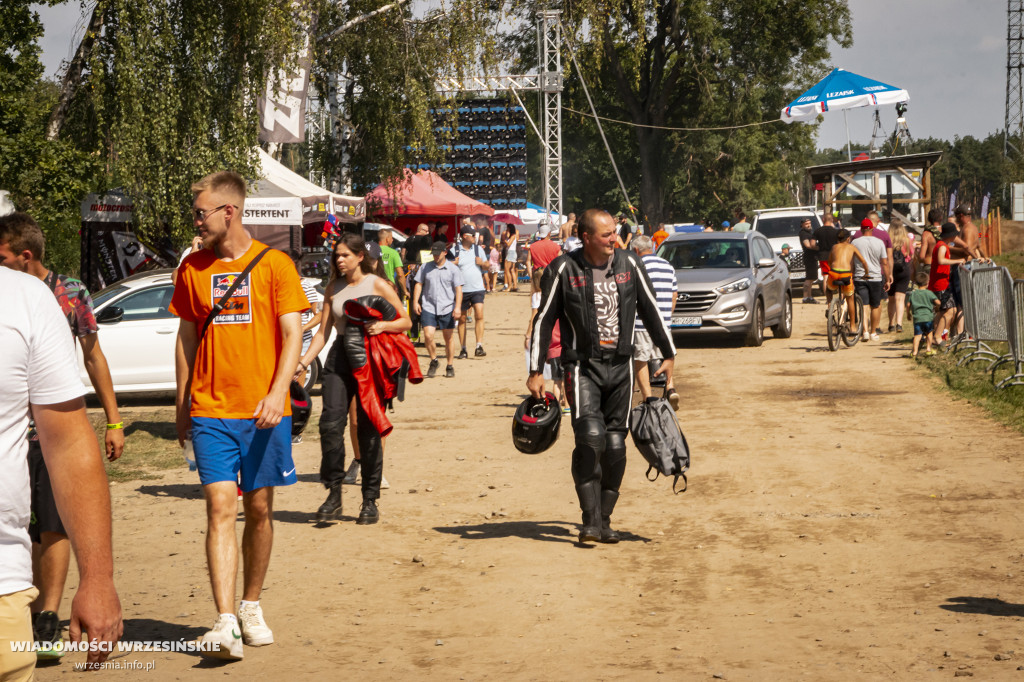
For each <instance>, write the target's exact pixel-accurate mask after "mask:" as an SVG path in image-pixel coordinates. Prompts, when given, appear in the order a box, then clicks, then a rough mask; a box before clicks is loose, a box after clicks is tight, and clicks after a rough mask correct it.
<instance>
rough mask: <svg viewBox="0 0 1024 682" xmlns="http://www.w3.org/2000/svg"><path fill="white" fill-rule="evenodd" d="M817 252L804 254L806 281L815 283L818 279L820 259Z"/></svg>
mask: <svg viewBox="0 0 1024 682" xmlns="http://www.w3.org/2000/svg"><path fill="white" fill-rule="evenodd" d="M817 255H818V254H816V253H815V252H813V251H812V252H810V253H807V252H806V251H805V252H804V281H805V282H813V281H815V280H816V279H818V258H817Z"/></svg>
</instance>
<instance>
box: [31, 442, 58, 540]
mask: <svg viewBox="0 0 1024 682" xmlns="http://www.w3.org/2000/svg"><path fill="white" fill-rule="evenodd" d="M28 479H29V487H30V489H31V490H32V516H31V519H30V520H29V524H28V535H29V537H30V538H31V539H32V542H39V541H40V534H41V533H60V534H61V535H67V531H65V530H64V524H63V523H61V520H60V514H58V513H57V501H56V500H55V499H54V497H53V486H51V485H50V472H48V471H47V470H46V462H45V461H43V450H42V448H40V447H39V441H37V440H31V441H29V442H28Z"/></svg>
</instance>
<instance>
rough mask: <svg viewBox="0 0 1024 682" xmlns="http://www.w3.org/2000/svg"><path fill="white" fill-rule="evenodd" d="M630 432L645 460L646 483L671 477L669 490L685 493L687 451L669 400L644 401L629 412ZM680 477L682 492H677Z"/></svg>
mask: <svg viewBox="0 0 1024 682" xmlns="http://www.w3.org/2000/svg"><path fill="white" fill-rule="evenodd" d="M629 432H630V433H631V434H632V435H633V444H634V445H635V446H636V449H637V450H639V451H640V454H641V455H643V456H644V459H646V460H647V464H648V467H647V473H646V474H645V475H646V476H647V480H648V481H656V480H658V476H659V475H662V476H672V477H673V480H672V491H673V492H674V493H676V494H679V493H681V492H686V488H687V485H688V482H687V480H686V472H687V470H688V469H689V468H690V448H689V447H688V446H687V444H686V436H684V435H683V431H682V429H680V428H679V422H678V421H677V420H676V413H675V411H674V410H673V409H672V405H671V404H670V403H669V402H668V400H666V399H665V398H653V397H651V398H647V399H646V400H644V401H643V402H642V403H640V404H639V405H637V406H636V407H634V408H633V409H632V410H630V412H629ZM651 471H654V472H655V473H654V478H651ZM680 478H682V479H683V489H682V490H676V485H677V484H678V483H679V479H680Z"/></svg>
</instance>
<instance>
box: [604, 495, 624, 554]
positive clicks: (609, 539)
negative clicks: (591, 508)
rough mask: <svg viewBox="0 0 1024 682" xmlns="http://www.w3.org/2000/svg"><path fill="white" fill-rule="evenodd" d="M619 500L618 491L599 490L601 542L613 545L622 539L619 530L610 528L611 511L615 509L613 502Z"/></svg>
mask: <svg viewBox="0 0 1024 682" xmlns="http://www.w3.org/2000/svg"><path fill="white" fill-rule="evenodd" d="M618 500H619V493H618V492H617V491H615V490H602V491H601V542H604V543H607V544H609V545H614V544H615V543H616V542H618V541H619V540H621V539H622V536H620V535H619V531H617V530H614V529H612V527H611V518H612V512H613V511H615V503H616V502H618Z"/></svg>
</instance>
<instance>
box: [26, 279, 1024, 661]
mask: <svg viewBox="0 0 1024 682" xmlns="http://www.w3.org/2000/svg"><path fill="white" fill-rule="evenodd" d="M528 306H529V298H528V296H527V295H526V294H518V295H512V294H498V295H495V296H492V297H489V298H488V302H487V339H486V340H487V343H486V347H487V350H488V353H489V355H488V356H487V357H486V358H484V359H470V360H462V361H457V363H456V368H457V369H456V371H457V376H456V378H455V379H445V378H440V377H439V378H436V379H432V380H427V381H426V382H424V383H423V384H421V385H420V386H417V387H413V388H411V390H410V395H409V397H408V399H407V400H406V402H405V403H403V404H400V405H399V406H398V411H397V414H395V415H394V421H395V423H396V428H395V432H394V435H393V436H392V437H391V438H389V439H388V442H387V454H386V460H385V474H386V476H387V478H388V480H389V481H390V483H391V488H390V489H389V490H386V491H384V492H383V497H382V499H381V504H380V508H381V513H382V521H381V523H380V524H379V525H376V526H364V527H359V526H356V525H355V523H354V515H355V514H356V513H357V512H358V503H359V495H358V488H354V487H350V486H346V488H345V513H346V516H345V518H344V520H343V521H342V522H341V523H337V524H334V525H331V526H328V527H317V526H316V525H314V524H313V523H312V518H313V512H314V510H315V509H316V507H317V506H318V505H319V503H320V502H321V501H322V498H323V496H324V492H323V489H322V488H321V487H320V486H319V485H318V484H317V482H316V470H317V466H318V463H319V445H318V443H316V442H308V443H303V444H301V445H298V446H296V448H295V456H296V457H295V458H296V462H297V465H298V467H299V471H300V473H301V476H300V483H299V484H298V485H295V486H292V487H290V488H286V489H280V490H279V491H278V494H277V498H276V508H277V511H276V513H275V521H276V523H275V533H276V536H275V547H274V556H273V560H272V562H271V566H270V573H269V576H268V579H267V586H266V591H265V592H264V594H263V602H262V603H263V608H264V611H265V613H266V616H267V620H268V622H269V624H270V626H271V627H272V628H273V629H274V633H275V637H276V640H277V641H276V643H275V644H274V645H273V646H269V647H263V648H246V653H245V660H244V661H242V662H239V663H233V664H227V665H224V664H219V663H211V662H209V661H205V660H203V659H200V658H198V657H197V656H193V655H189V654H181V653H130V654H118V655H117V656H116V657H115V658H113V659H112V661H113V665H120V666H121V667H122V668H127V667H128V666H138V665H145V664H147V663H151V664H152V665H153V666H154V668H153V670H152V671H150V672H148V673H145V676H146V677H151V678H153V679H178V678H188V679H223V676H224V675H239V676H247V677H261V678H263V677H265V678H270V679H306V678H338V679H340V678H356V679H358V678H371V679H422V678H426V679H443V680H451V679H460V680H461V679H466V680H478V679H498V678H511V679H536V680H552V679H554V680H558V679H628V680H634V679H656V678H657V676H658V675H662V674H664V675H665V678H661V679H712V678H713V677H715V678H721V679H726V680H764V679H794V678H805V679H812V680H849V679H853V678H857V679H883V678H884V679H913V680H917V679H944V678H949V677H953V676H954V675H956V674H959V675H960V676H969V674H973V676H974V677H976V678H979V679H986V680H991V679H1020V678H1021V676H1024V672H1018V670H1020V669H1019V668H1018V666H1019V665H1024V643H1022V642H1021V634H1022V624H1021V620H1022V617H1024V588H1022V586H1021V578H1020V576H1021V574H1022V573H1024V565H1022V564H1024V553H1022V548H1024V544H1022V541H1021V517H1022V505H1021V502H1022V497H1024V495H1022V493H1021V485H1020V481H1021V480H1022V479H1024V463H1022V462H1021V460H1020V458H1019V457H1020V454H1021V452H1022V451H1024V438H1022V437H1021V436H1020V435H1018V434H1016V433H1014V432H1012V431H1010V430H1008V429H1007V428H1004V427H1003V426H1000V425H997V424H995V423H993V422H990V421H988V420H987V419H986V418H985V417H984V416H983V414H982V413H981V412H980V411H979V410H978V409H977V408H975V407H973V406H971V405H969V404H966V403H963V402H955V401H953V400H952V399H951V398H950V397H948V396H947V395H946V394H944V393H943V392H942V391H941V390H939V389H938V387H937V385H936V383H935V382H934V381H933V380H931V379H930V378H929V377H927V376H926V375H925V373H924V372H918V371H916V370H914V369H913V368H912V366H911V364H910V361H909V360H906V359H905V358H904V357H902V356H903V355H905V353H906V350H907V348H906V346H904V345H900V344H894V343H890V342H891V341H893V339H892V337H891V336H888V335H887V336H883V337H882V338H883V341H882V342H881V343H861V344H859V345H858V346H857V347H855V348H853V349H843V350H841V351H840V352H837V353H829V352H828V351H827V350H826V349H825V345H826V344H825V338H824V336H823V333H822V332H823V330H824V319H823V316H822V313H823V307H824V306H821V305H818V306H801V305H798V306H797V308H796V322H795V332H794V335H793V337H792V338H791V339H789V340H774V339H771V338H768V339H767V340H766V341H765V344H764V346H763V347H761V348H740V347H736V346H734V345H733V346H726V345H719V344H716V343H712V342H701V343H699V344H692V343H691V344H688V345H685V346H684V347H683V348H682V349H681V350H680V353H679V356H678V359H677V364H676V382H677V384H678V386H679V389H680V391H681V393H682V394H683V396H684V399H683V405H682V408H681V410H680V412H679V416H680V420H681V423H682V425H683V428H684V430H685V432H686V435H687V438H688V439H689V442H690V445H691V448H692V451H693V468H692V469H691V475H690V489H689V491H688V492H686V493H684V494H681V495H677V496H674V495H673V494H672V492H671V489H670V487H671V486H670V483H669V482H667V481H665V480H663V479H662V480H659V481H657V482H654V483H651V482H648V481H646V480H644V476H643V474H644V470H645V468H646V467H645V466H644V465H642V458H641V457H640V456H639V454H638V453H636V451H635V450H634V449H633V447H632V444H630V446H629V452H630V461H629V466H628V469H627V472H626V478H625V481H624V483H623V490H622V493H623V495H622V499H621V500H620V503H619V507H618V509H617V510H616V514H615V516H614V523H615V525H616V526H617V527H619V528H621V529H622V530H623V531H625V532H626V533H627V536H626V541H624V542H622V543H620V544H618V545H612V546H608V545H597V546H591V547H581V546H580V545H578V544H577V543H576V542H575V538H576V533H577V530H578V529H577V524H578V523H579V518H580V514H579V510H578V508H577V504H576V499H575V495H574V492H573V486H572V480H571V476H570V472H569V458H570V453H571V450H572V437H571V430H570V429H568V428H566V429H565V431H564V432H563V436H562V438H561V440H560V441H559V442H558V443H557V444H556V445H555V447H553V448H552V449H551V450H549V451H548V452H547V453H544V454H543V455H539V456H532V457H531V456H525V455H521V454H519V453H518V452H516V451H515V449H514V448H513V447H512V444H511V440H510V436H509V433H510V415H511V413H512V411H513V409H514V407H515V405H516V404H518V402H519V401H520V400H521V398H522V396H523V394H524V392H525V391H524V381H523V380H524V365H523V356H522V332H523V328H524V325H525V322H526V319H527V316H528V313H529V308H528ZM769 336H770V335H769ZM424 366H425V363H424ZM314 426H315V425H314ZM566 427H568V424H567V423H566ZM129 447H130V443H129ZM112 495H113V502H114V504H113V510H114V511H113V515H114V541H115V551H116V572H117V575H116V579H117V586H118V590H119V592H120V594H121V599H122V604H123V607H124V618H125V635H124V637H125V639H127V640H178V639H192V638H194V637H196V636H198V635H199V634H201V633H202V632H203V631H204V630H205V629H206V628H208V627H210V625H211V624H212V623H213V621H214V619H215V613H214V609H213V605H212V599H211V597H210V591H209V587H208V584H207V578H206V568H205V556H204V552H203V542H204V536H203V531H204V526H205V521H204V506H203V502H202V499H201V492H200V488H199V485H198V482H197V479H196V475H195V474H194V473H192V474H190V473H189V472H188V471H187V470H186V469H184V467H183V468H182V469H181V470H175V471H173V472H170V473H168V474H166V475H165V476H164V477H163V478H162V480H157V481H142V482H134V483H125V484H115V485H113V486H112ZM238 528H239V533H241V524H239V527H238ZM76 583H77V579H76V577H75V575H74V574H72V576H71V578H70V580H69V587H74V586H75V585H76ZM69 593H70V590H69ZM69 608H70V601H69V599H67V598H66V599H65V601H64V604H63V608H62V612H61V615H62V616H63V617H64V618H65V619H66V618H67V616H68V610H69ZM81 660H84V659H83V657H82V655H79V654H75V655H71V656H68V657H67V658H66V659H65V660H64V661H63V663H61V664H60V665H57V666H50V667H46V668H41V669H40V670H39V673H38V677H39V679H41V680H53V679H59V678H62V676H64V675H71V674H74V673H73V665H74V663H75V662H78V661H81ZM100 674H101V675H102V676H103V677H105V678H106V677H111V678H120V677H121V676H131V677H138V676H139V675H140V672H139V671H138V670H127V671H126V670H121V671H118V670H108V671H106V672H104V673H100Z"/></svg>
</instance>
